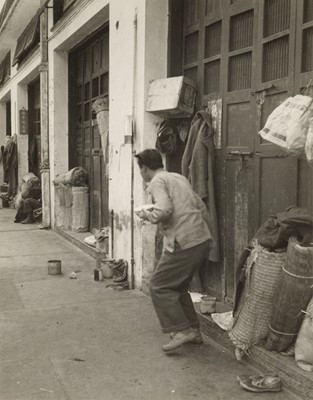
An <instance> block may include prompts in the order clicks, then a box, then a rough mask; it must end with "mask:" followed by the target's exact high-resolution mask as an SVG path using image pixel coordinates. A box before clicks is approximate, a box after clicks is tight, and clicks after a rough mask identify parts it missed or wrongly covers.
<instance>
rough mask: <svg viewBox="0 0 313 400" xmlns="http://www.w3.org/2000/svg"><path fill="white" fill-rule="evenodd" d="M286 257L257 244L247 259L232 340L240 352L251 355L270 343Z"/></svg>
mask: <svg viewBox="0 0 313 400" xmlns="http://www.w3.org/2000/svg"><path fill="white" fill-rule="evenodd" d="M285 258H286V253H285V252H283V253H281V252H280V253H278V252H274V251H272V252H271V251H268V250H266V249H265V248H264V247H262V246H260V245H259V244H258V243H257V242H254V243H253V249H252V251H251V254H250V256H249V257H248V259H247V268H246V280H245V288H244V291H243V294H242V295H241V298H240V303H239V306H238V309H237V312H236V315H235V316H234V317H235V320H234V325H233V328H232V329H231V331H230V332H229V337H230V340H231V341H232V343H233V344H234V345H235V346H236V349H239V350H241V351H244V352H245V351H247V350H249V348H250V347H251V346H253V345H255V344H257V343H259V342H261V341H264V340H266V338H267V336H268V332H269V322H270V318H271V310H272V305H273V302H274V301H276V296H277V293H276V287H277V283H278V282H279V279H280V274H281V267H282V265H283V264H284V262H285Z"/></svg>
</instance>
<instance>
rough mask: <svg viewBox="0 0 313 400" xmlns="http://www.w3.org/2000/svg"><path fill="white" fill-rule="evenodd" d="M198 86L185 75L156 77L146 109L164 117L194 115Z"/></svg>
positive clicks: (151, 86) (150, 88)
mask: <svg viewBox="0 0 313 400" xmlns="http://www.w3.org/2000/svg"><path fill="white" fill-rule="evenodd" d="M195 99H196V86H195V84H194V83H193V81H191V80H190V79H188V78H186V77H184V76H177V77H174V78H166V79H156V80H154V81H151V82H150V86H149V93H148V102H147V107H146V111H148V112H151V113H153V114H156V115H158V116H159V117H162V118H165V119H166V118H184V117H190V116H192V114H193V112H194V106H195Z"/></svg>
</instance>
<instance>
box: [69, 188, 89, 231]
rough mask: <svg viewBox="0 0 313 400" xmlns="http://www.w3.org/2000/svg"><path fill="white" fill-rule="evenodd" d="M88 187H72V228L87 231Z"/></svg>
mask: <svg viewBox="0 0 313 400" xmlns="http://www.w3.org/2000/svg"><path fill="white" fill-rule="evenodd" d="M88 190H89V189H88V187H73V188H72V194H73V205H72V230H73V231H75V232H88V230H89V193H88Z"/></svg>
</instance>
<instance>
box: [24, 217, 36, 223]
mask: <svg viewBox="0 0 313 400" xmlns="http://www.w3.org/2000/svg"><path fill="white" fill-rule="evenodd" d="M21 223H22V224H34V223H35V220H34V219H33V218H27V219H24V221H22V222H21Z"/></svg>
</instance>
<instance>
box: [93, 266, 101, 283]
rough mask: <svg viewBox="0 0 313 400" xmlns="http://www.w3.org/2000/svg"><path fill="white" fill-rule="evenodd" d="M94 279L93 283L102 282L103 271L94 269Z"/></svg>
mask: <svg viewBox="0 0 313 400" xmlns="http://www.w3.org/2000/svg"><path fill="white" fill-rule="evenodd" d="M94 279H95V281H103V271H102V269H101V268H96V269H95V270H94Z"/></svg>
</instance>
